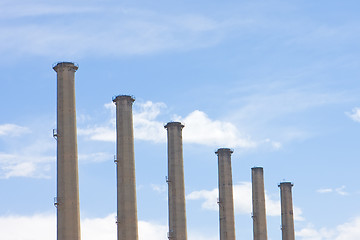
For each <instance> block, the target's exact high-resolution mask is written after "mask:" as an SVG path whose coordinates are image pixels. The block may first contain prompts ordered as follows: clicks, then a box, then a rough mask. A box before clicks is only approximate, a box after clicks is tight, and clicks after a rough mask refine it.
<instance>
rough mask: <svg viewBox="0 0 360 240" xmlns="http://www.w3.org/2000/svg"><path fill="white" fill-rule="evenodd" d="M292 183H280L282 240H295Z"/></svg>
mask: <svg viewBox="0 0 360 240" xmlns="http://www.w3.org/2000/svg"><path fill="white" fill-rule="evenodd" d="M293 186H294V185H293V184H292V183H291V182H282V183H280V185H279V187H280V196H281V231H282V240H295V231H294V210H293V203H292V192H291V188H292V187H293Z"/></svg>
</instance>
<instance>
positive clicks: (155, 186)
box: [151, 184, 167, 193]
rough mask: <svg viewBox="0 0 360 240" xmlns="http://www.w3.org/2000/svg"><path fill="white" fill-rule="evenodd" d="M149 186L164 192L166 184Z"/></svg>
mask: <svg viewBox="0 0 360 240" xmlns="http://www.w3.org/2000/svg"><path fill="white" fill-rule="evenodd" d="M151 188H152V190H154V191H155V192H158V193H164V192H166V190H167V187H166V185H158V184H151Z"/></svg>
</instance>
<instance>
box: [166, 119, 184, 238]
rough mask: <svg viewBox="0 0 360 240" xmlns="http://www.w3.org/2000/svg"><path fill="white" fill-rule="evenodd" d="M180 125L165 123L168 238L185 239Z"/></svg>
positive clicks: (178, 123) (181, 126)
mask: <svg viewBox="0 0 360 240" xmlns="http://www.w3.org/2000/svg"><path fill="white" fill-rule="evenodd" d="M183 127H184V125H182V124H181V123H180V122H169V123H168V124H166V125H165V128H166V129H167V139H168V179H167V182H168V192H169V193H168V194H169V233H168V238H169V239H170V240H186V239H187V230H186V208H185V186H184V161H183V147H182V128H183Z"/></svg>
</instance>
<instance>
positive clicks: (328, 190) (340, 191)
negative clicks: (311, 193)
mask: <svg viewBox="0 0 360 240" xmlns="http://www.w3.org/2000/svg"><path fill="white" fill-rule="evenodd" d="M345 188H346V186H344V185H343V186H341V187H338V188H321V189H318V190H317V192H318V193H337V194H339V195H342V196H345V195H348V194H349V193H348V192H346V191H345Z"/></svg>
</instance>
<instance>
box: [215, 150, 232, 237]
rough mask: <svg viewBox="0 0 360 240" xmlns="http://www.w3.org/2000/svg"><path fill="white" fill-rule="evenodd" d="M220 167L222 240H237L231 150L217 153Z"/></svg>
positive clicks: (219, 201)
mask: <svg viewBox="0 0 360 240" xmlns="http://www.w3.org/2000/svg"><path fill="white" fill-rule="evenodd" d="M215 153H216V154H217V155H218V165H219V200H218V203H219V214H220V240H235V220H234V200H233V185H232V171H231V154H232V153H233V151H232V150H231V149H229V148H219V149H218V150H217V151H216V152H215Z"/></svg>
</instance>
